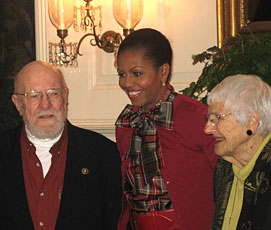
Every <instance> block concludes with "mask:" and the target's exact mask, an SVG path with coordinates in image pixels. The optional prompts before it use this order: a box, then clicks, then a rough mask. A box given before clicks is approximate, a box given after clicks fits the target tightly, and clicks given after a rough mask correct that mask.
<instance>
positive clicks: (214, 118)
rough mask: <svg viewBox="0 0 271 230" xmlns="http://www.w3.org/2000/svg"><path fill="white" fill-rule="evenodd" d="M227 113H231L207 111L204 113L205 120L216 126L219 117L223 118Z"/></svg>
mask: <svg viewBox="0 0 271 230" xmlns="http://www.w3.org/2000/svg"><path fill="white" fill-rule="evenodd" d="M229 115H231V113H225V114H217V113H209V114H206V115H205V119H206V121H207V122H210V123H211V124H212V125H213V126H216V125H217V123H218V121H219V120H220V119H221V118H224V117H226V116H229Z"/></svg>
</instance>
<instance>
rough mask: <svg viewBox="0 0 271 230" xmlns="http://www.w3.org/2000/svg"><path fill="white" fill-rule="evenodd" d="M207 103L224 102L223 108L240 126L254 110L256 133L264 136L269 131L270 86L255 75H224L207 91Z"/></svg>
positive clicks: (270, 115)
mask: <svg viewBox="0 0 271 230" xmlns="http://www.w3.org/2000/svg"><path fill="white" fill-rule="evenodd" d="M207 103H208V105H211V104H213V103H224V108H225V109H226V110H227V111H228V112H230V113H231V114H232V115H233V116H234V117H235V118H236V120H237V121H238V122H239V123H240V124H241V125H242V126H244V125H246V124H248V122H249V118H250V116H252V115H253V113H254V112H258V113H259V115H260V122H259V127H258V130H257V134H258V135H261V136H266V135H268V133H270V132H271V88H270V86H269V85H267V84H266V83H265V82H264V81H263V80H262V79H261V78H259V77H258V76H256V75H242V74H238V75H233V76H229V77H226V78H225V79H224V80H223V81H222V82H220V83H219V84H218V85H217V86H216V87H215V88H214V89H213V90H212V91H211V92H210V93H209V95H208V99H207Z"/></svg>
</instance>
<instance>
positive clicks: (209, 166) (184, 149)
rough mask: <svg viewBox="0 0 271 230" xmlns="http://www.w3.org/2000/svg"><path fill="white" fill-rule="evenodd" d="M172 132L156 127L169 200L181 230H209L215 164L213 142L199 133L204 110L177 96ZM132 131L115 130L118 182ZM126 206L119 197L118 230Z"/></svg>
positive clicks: (123, 228)
mask: <svg viewBox="0 0 271 230" xmlns="http://www.w3.org/2000/svg"><path fill="white" fill-rule="evenodd" d="M173 106H174V107H173V109H174V110H173V111H174V115H173V122H174V129H173V130H166V129H164V128H161V127H159V126H156V128H157V130H158V136H159V140H160V143H161V148H162V153H163V155H164V159H165V166H164V167H163V169H162V170H161V174H162V177H163V180H164V181H165V183H166V186H167V189H168V193H169V196H170V198H171V201H172V203H173V207H174V209H175V210H176V214H177V217H178V222H179V226H180V228H181V229H184V230H199V229H200V230H205V229H206V230H207V229H210V224H211V219H212V216H213V211H214V203H213V171H214V166H215V164H216V161H217V156H216V155H215V153H214V141H213V138H211V137H210V136H208V135H206V134H205V133H204V132H203V129H204V125H205V119H204V114H206V113H207V107H206V106H204V105H203V104H201V103H200V102H198V101H196V100H194V99H191V98H188V97H185V96H183V95H180V94H178V96H177V97H176V99H175V101H174V104H173ZM132 133H133V128H120V127H116V141H117V146H118V149H119V151H120V154H121V160H122V177H123V178H122V180H123V181H124V172H125V169H126V167H127V163H128V162H127V160H125V155H126V153H127V151H128V148H129V144H130V139H131V135H132ZM128 219H129V210H128V205H127V202H126V200H125V198H124V197H123V203H122V213H121V216H120V219H119V223H118V230H126V226H127V222H128Z"/></svg>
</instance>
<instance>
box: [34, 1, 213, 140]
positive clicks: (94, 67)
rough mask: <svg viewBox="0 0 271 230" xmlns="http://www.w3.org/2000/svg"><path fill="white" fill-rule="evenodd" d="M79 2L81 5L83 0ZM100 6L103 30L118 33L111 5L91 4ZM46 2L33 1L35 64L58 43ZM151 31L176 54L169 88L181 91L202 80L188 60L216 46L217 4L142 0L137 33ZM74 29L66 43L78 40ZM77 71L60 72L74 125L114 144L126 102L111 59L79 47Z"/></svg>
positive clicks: (101, 2) (45, 56)
mask: <svg viewBox="0 0 271 230" xmlns="http://www.w3.org/2000/svg"><path fill="white" fill-rule="evenodd" d="M82 2H83V0H82ZM93 2H94V4H99V3H100V4H101V5H102V7H103V31H106V30H114V31H116V32H120V33H122V29H121V27H120V26H119V25H118V24H117V22H116V21H115V20H114V18H113V13H112V0H94V1H93ZM47 11H48V6H47V0H35V13H36V15H35V17H36V46H37V59H39V60H45V61H48V45H47V44H48V41H50V42H57V41H58V40H59V38H58V37H57V36H56V29H55V28H54V27H53V25H52V24H51V23H50V20H49V17H48V14H47ZM144 27H152V28H155V29H158V30H159V31H161V32H162V33H164V34H165V35H166V36H167V37H168V38H169V40H170V42H171V44H172V48H173V51H174V61H173V64H174V65H173V78H172V84H173V86H174V87H175V89H176V90H180V89H182V88H184V87H186V86H188V84H189V83H190V82H191V81H195V80H196V79H197V78H198V76H199V75H200V72H201V69H202V65H199V64H197V65H196V66H193V65H192V59H191V56H192V55H193V54H197V53H200V52H202V51H203V50H205V49H206V48H209V47H211V46H213V45H216V43H217V39H216V1H215V0H145V1H144V15H143V19H142V21H141V22H140V23H139V24H138V26H137V27H136V29H139V28H144ZM82 35H83V34H82V33H80V34H79V33H76V32H74V31H73V29H72V28H70V29H69V36H68V37H67V38H66V39H65V40H66V42H76V41H78V40H79V39H80V37H81V36H82ZM81 53H83V54H84V55H83V56H82V57H79V58H78V62H79V67H78V68H61V70H62V71H63V73H64V75H65V78H66V81H67V84H68V87H69V89H70V104H69V120H70V121H71V122H72V123H73V124H75V125H78V126H81V127H84V128H88V129H93V130H96V131H98V132H101V133H103V134H105V135H106V136H108V137H109V138H111V139H113V140H114V121H115V120H116V118H117V116H118V114H119V113H120V111H121V110H122V109H123V107H124V106H125V105H126V104H127V103H129V101H128V99H127V97H126V95H125V94H124V93H123V92H122V91H121V90H120V88H119V87H118V77H117V75H116V70H115V68H114V65H113V55H112V54H107V53H105V52H103V51H101V50H100V49H98V48H96V47H91V46H90V45H89V41H88V40H85V41H84V42H83V44H82V48H81Z"/></svg>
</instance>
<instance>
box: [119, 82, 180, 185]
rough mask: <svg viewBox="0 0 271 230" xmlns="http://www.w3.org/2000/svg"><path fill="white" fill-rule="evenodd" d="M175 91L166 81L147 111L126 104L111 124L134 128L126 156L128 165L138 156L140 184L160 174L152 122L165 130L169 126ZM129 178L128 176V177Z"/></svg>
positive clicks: (134, 161) (162, 163)
mask: <svg viewBox="0 0 271 230" xmlns="http://www.w3.org/2000/svg"><path fill="white" fill-rule="evenodd" d="M175 98H176V93H175V92H174V89H173V87H172V86H171V85H170V84H167V90H166V93H165V94H164V96H163V97H162V99H161V100H160V101H159V102H158V103H157V104H156V105H155V106H154V107H153V108H152V109H151V110H150V111H149V112H146V111H144V110H143V109H141V108H137V107H134V106H132V105H127V106H126V107H125V108H124V110H123V111H122V113H121V114H120V115H119V117H118V119H117V121H116V123H115V125H116V126H119V127H124V128H134V132H133V135H132V137H131V141H130V147H129V150H128V152H127V155H126V159H127V158H128V157H131V161H132V165H133V166H136V165H137V164H138V163H137V161H136V157H137V156H139V159H140V161H139V162H140V169H141V173H140V174H141V175H142V177H143V178H142V180H143V184H144V185H146V184H147V183H149V182H150V181H151V180H152V178H153V177H155V176H158V175H160V170H161V168H162V167H163V166H164V158H163V154H162V152H161V149H160V144H159V140H158V136H157V130H156V127H155V125H159V126H161V127H163V128H165V129H168V130H171V129H173V103H172V102H173V101H174V100H175ZM130 179H131V178H130Z"/></svg>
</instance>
